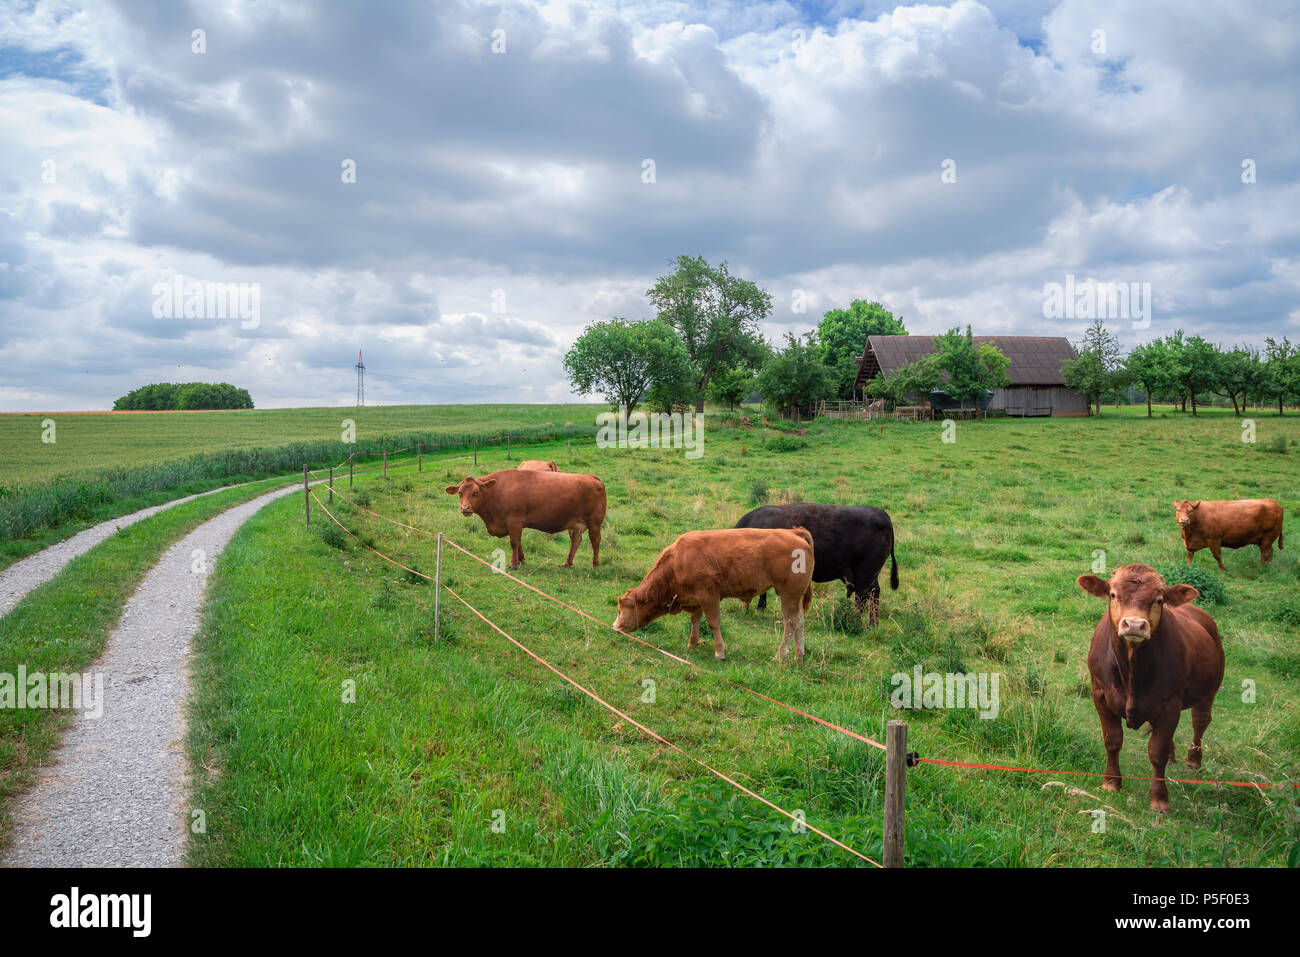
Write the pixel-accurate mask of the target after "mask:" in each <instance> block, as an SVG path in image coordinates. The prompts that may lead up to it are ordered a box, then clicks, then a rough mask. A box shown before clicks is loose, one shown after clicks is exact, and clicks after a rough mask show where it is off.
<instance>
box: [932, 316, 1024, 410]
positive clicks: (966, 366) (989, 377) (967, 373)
mask: <svg viewBox="0 0 1300 957" xmlns="http://www.w3.org/2000/svg"><path fill="white" fill-rule="evenodd" d="M935 346H936V351H935V359H934V361H935V366H936V368H938V369H939V370H940V372H941V373H944V374H945V375H946V378H945V379H944V382H943V391H944V392H945V393H947V394H948V396H949V398H951V399H954V400H956V401H957V402H960V403H961V406H962V408H963V409H964V408H966V403H967V402H974V403H975V406H976V408H978V407H979V403H980V400H981V399H983V398H984V396H985V394H986V393H987V392H988V391H989V390H990V389H998V388H1002V387H1004V386H1007V385H1009V384H1010V382H1011V380H1010V379H1009V378H1007V366H1008V365H1010V364H1011V360H1010V359H1008V358H1007V357H1006V356H1005V355H1004V354H1003V353H1002V351H1001V350H1000V349H999V348H998V347H997V346H995V345H994V344H993V343H991V342H982V343H980V344H979V345H976V344H975V339H974V337H973V336H972V335H971V328H970V326H969V325H968V326H967V327H966V332H965V334H963V333H962V331H961V329H960V328H956V329H949V330H948V331H947V332H945V333H944V334H943V335H941V336H936V337H935Z"/></svg>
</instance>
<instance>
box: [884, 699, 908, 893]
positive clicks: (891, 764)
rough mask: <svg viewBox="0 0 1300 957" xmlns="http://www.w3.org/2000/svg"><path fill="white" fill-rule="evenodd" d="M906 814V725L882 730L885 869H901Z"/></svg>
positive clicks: (898, 723)
mask: <svg viewBox="0 0 1300 957" xmlns="http://www.w3.org/2000/svg"><path fill="white" fill-rule="evenodd" d="M906 810H907V722H906V721H890V722H889V724H888V725H886V726H885V831H884V840H883V847H884V857H885V866H886V867H902V866H903V835H904V817H905V814H906Z"/></svg>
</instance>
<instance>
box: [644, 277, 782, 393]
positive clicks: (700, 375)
mask: <svg viewBox="0 0 1300 957" xmlns="http://www.w3.org/2000/svg"><path fill="white" fill-rule="evenodd" d="M676 265H677V268H676V269H675V270H674V271H673V272H672V273H670V274H669V275H667V276H661V277H659V279H657V280H656V281H655V284H654V285H653V286H651V287H650V288H649V289H647V290H646V298H648V299H649V300H650V302H651V304H652V305H653V306H654V307H655V309H656V310H657V311H658V313H659V318H660V319H662V320H663V321H664V322H666V323H668V325H670V326H671V327H672V328H673V330H674V331H675V332H676V333H677V335H678V337H679V338H680V339H681V341H682V345H683V346H684V347H685V349H686V356H687V359H688V360H689V362H690V366H691V371H690V377H691V392H692V395H691V399H692V401H694V403H695V411H697V412H703V411H704V399H705V396H706V395H707V394H708V390H709V383H710V382H711V381H712V379H713V376H714V375H715V374H717V373H718V372H721V371H722V370H724V369H733V368H736V367H747V368H750V369H757V368H759V367H760V366H761V365H762V363H763V361H764V359H765V358H766V353H767V350H766V344H765V343H764V342H763V338H762V335H761V334H760V333H759V323H760V322H761V321H762V320H763V319H766V318H767V316H768V314H769V313H770V312H771V311H772V297H771V296H770V295H769V294H768V293H767V292H765V291H764V290H762V289H760V288H759V287H758V286H757V285H756V284H755V283H753V282H751V281H750V280H748V279H741V278H740V277H739V276H734V275H732V273H731V270H730V268H729V267H728V266H727V264H726V263H725V262H723V263H721V264H720V265H718V266H710V265H709V264H708V263H707V262H706V261H705V260H704V257H702V256H678V257H677V260H676Z"/></svg>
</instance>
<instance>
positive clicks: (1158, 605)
mask: <svg viewBox="0 0 1300 957" xmlns="http://www.w3.org/2000/svg"><path fill="white" fill-rule="evenodd" d="M1078 581H1079V587H1080V588H1082V589H1083V590H1084V591H1086V592H1087V593H1088V594H1089V595H1095V596H1097V597H1098V598H1105V599H1106V600H1107V601H1108V603H1109V605H1108V608H1107V614H1108V615H1109V616H1110V623H1111V627H1113V628H1114V629H1115V634H1117V635H1119V636H1120V637H1121V638H1123V639H1125V640H1126V641H1128V642H1129V643H1130V644H1131V645H1133V646H1137V645H1140V644H1142V642H1144V641H1147V640H1148V639H1149V638H1150V637H1151V636H1152V635H1154V634H1155V633H1156V630H1157V629H1158V628H1159V627H1160V618H1161V615H1163V613H1164V610H1165V608H1166V607H1169V608H1174V607H1176V606H1178V605H1184V604H1186V603H1187V602H1189V601H1193V600H1195V598H1196V596H1197V594H1199V593H1198V592H1197V591H1196V589H1195V588H1193V587H1192V586H1191V585H1174V586H1172V587H1170V586H1167V585H1165V580H1164V579H1163V578H1161V577H1160V573H1159V572H1157V571H1156V570H1155V569H1154V568H1151V567H1149V566H1147V565H1125V566H1124V567H1123V568H1117V569H1115V571H1114V572H1113V573H1112V574H1111V576H1110V581H1106V579H1104V578H1098V577H1097V576H1096V575H1080V576H1079V579H1078Z"/></svg>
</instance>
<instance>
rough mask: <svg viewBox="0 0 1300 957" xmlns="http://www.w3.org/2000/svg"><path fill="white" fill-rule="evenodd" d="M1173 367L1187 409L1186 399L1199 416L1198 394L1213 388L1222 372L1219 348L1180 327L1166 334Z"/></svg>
mask: <svg viewBox="0 0 1300 957" xmlns="http://www.w3.org/2000/svg"><path fill="white" fill-rule="evenodd" d="M1164 341H1165V345H1166V346H1167V347H1168V349H1169V352H1170V356H1171V358H1172V362H1173V366H1174V381H1175V383H1176V385H1175V388H1176V389H1177V391H1178V393H1179V395H1180V397H1181V398H1182V402H1183V411H1184V412H1186V411H1187V400H1188V399H1191V402H1192V415H1196V396H1197V394H1198V393H1201V392H1206V391H1208V390H1210V389H1211V388H1213V387H1214V385H1215V382H1216V380H1217V377H1218V374H1219V350H1218V349H1216V348H1215V347H1214V345H1213V343H1210V342H1206V341H1205V340H1204V339H1202V338H1201V337H1200V336H1187V335H1185V334H1184V333H1183V330H1181V329H1179V330H1177V331H1175V332H1174V333H1173V334H1172V335H1169V336H1166V337H1165V340H1164Z"/></svg>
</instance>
